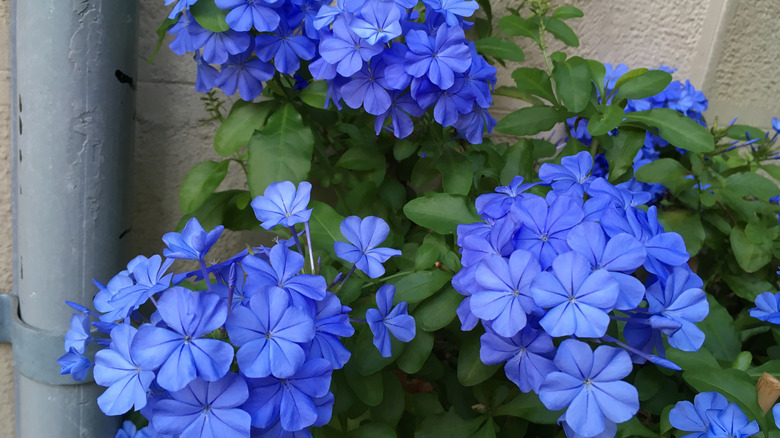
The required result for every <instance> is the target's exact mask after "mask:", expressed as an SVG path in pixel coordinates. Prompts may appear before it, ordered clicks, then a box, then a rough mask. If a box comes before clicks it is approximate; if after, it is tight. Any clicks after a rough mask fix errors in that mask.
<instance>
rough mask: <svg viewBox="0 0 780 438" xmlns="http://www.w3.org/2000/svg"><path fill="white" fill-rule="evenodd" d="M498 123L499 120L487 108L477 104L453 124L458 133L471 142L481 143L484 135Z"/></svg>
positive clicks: (491, 130)
mask: <svg viewBox="0 0 780 438" xmlns="http://www.w3.org/2000/svg"><path fill="white" fill-rule="evenodd" d="M496 123H498V122H497V121H496V119H494V118H493V116H491V115H490V113H489V112H488V110H487V109H485V108H482V107H481V106H479V105H476V104H475V105H474V108H473V109H472V110H471V111H469V112H467V113H466V114H461V115H460V116H458V121H457V122H455V124H454V125H452V126H453V127H454V128H455V129H456V130H457V132H458V135H459V136H461V137H463V138H465V139H466V141H468V142H469V143H471V144H481V143H482V136H483V135H484V134H485V133H488V134H490V133H491V132H493V128H495V127H496Z"/></svg>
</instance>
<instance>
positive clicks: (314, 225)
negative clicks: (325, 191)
mask: <svg viewBox="0 0 780 438" xmlns="http://www.w3.org/2000/svg"><path fill="white" fill-rule="evenodd" d="M309 207H310V208H312V212H311V219H309V230H310V231H311V243H312V245H313V246H314V247H315V248H317V249H326V250H327V251H329V252H333V242H336V241H342V242H343V241H344V240H345V239H344V236H342V235H341V229H340V228H339V227H341V221H343V220H344V216H342V215H340V214H339V213H337V212H336V210H334V209H333V207H331V206H330V205H328V204H325V203H322V202H319V201H311V202H309Z"/></svg>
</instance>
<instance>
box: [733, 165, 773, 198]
mask: <svg viewBox="0 0 780 438" xmlns="http://www.w3.org/2000/svg"><path fill="white" fill-rule="evenodd" d="M724 190H728V191H732V192H735V193H736V194H737V195H739V196H742V197H745V196H755V197H756V198H758V199H762V200H764V201H767V200H769V198H771V197H773V196H777V195H778V194H780V188H778V187H777V185H776V184H775V183H773V182H772V181H770V180H768V179H766V178H764V177H763V176H761V175H759V174H757V173H753V172H740V173H735V174H732V175H729V176H728V178H726V182H725V188H724Z"/></svg>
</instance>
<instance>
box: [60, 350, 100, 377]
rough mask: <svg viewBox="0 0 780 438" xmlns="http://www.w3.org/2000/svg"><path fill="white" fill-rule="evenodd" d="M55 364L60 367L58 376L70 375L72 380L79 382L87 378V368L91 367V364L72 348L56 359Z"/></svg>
mask: <svg viewBox="0 0 780 438" xmlns="http://www.w3.org/2000/svg"><path fill="white" fill-rule="evenodd" d="M57 363H58V364H59V365H60V367H61V369H60V374H70V376H71V377H73V380H78V381H79V382H81V381H82V380H84V379H85V378H86V377H87V373H88V372H89V367H91V366H92V362H90V361H89V359H87V357H86V356H84V355H83V354H82V353H79V352H78V351H77V350H76V349H75V348H73V347H71V348H70V350H68V352H67V353H65V354H63V355H62V356H60V358H59V359H57Z"/></svg>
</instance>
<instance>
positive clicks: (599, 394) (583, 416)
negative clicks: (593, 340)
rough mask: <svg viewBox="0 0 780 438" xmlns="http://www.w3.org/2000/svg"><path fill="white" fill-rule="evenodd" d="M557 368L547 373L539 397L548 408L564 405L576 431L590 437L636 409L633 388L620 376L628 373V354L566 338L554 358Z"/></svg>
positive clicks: (635, 392)
mask: <svg viewBox="0 0 780 438" xmlns="http://www.w3.org/2000/svg"><path fill="white" fill-rule="evenodd" d="M553 361H554V363H555V365H556V366H557V367H558V369H559V370H560V371H557V372H553V373H550V374H548V375H547V377H546V378H545V380H544V383H542V385H541V387H540V388H539V391H538V393H539V399H540V400H541V401H542V403H544V405H545V406H546V407H547V409H550V410H553V411H557V410H559V409H563V408H567V409H566V413H565V414H564V418H565V421H566V424H568V425H569V427H571V428H572V429H573V430H574V431H575V432H576V433H578V434H580V435H582V436H586V437H592V436H596V435H598V434H599V433H601V432H603V431H604V429H605V428H606V426H607V420H609V421H612V422H614V423H622V422H624V421H628V420H629V419H631V417H633V416H634V414H636V412H637V411H638V410H639V394H638V393H637V390H636V388H634V387H633V386H632V385H630V384H629V383H626V382H623V381H621V380H620V379H622V378H624V377H626V376H628V374H629V373H631V370H632V368H633V365H632V363H631V359H629V357H628V353H626V352H625V351H623V350H620V349H618V348H614V347H609V346H606V345H602V346H600V347H598V348H596V350H595V351H592V350H591V349H590V346H588V344H586V343H584V342H581V341H577V340H574V339H565V340H564V341H563V342H561V344H560V346H559V347H558V351H557V352H556V354H555V359H553Z"/></svg>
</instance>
